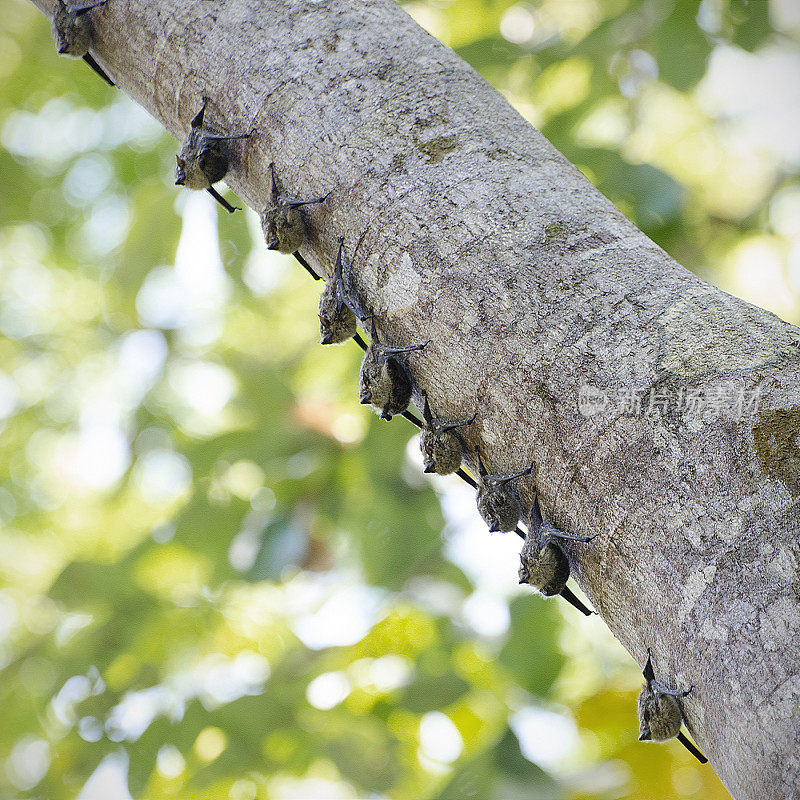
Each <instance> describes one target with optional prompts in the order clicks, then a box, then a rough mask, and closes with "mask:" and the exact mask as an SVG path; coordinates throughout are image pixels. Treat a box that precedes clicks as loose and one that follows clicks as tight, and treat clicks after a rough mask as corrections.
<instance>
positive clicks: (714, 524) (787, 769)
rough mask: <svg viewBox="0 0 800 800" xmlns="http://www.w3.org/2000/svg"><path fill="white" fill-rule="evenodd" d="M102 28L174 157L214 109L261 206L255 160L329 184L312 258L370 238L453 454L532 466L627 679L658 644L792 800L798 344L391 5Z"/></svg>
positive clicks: (241, 177)
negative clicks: (626, 661)
mask: <svg viewBox="0 0 800 800" xmlns="http://www.w3.org/2000/svg"><path fill="white" fill-rule="evenodd" d="M35 2H36V4H37V5H39V6H40V8H42V10H43V11H45V13H48V14H49V13H50V8H49V3H47V2H45V0H35ZM92 14H93V19H94V25H95V30H96V47H95V50H94V55H95V57H96V58H97V60H98V61H99V62H100V64H101V65H102V66H103V67H104V68H105V69H106V71H107V72H108V73H109V74H110V75H111V76H112V77H113V78H114V80H115V81H116V82H117V84H118V86H119V87H120V88H121V89H122V90H123V91H125V92H127V93H128V94H130V95H131V96H132V97H133V98H134V99H135V100H137V101H138V102H139V103H140V104H141V105H142V106H144V107H145V108H146V109H147V110H148V111H150V113H152V114H153V115H154V116H155V117H156V118H157V119H159V120H160V121H161V122H162V123H163V124H164V125H165V126H166V127H167V128H168V129H169V130H170V131H171V132H172V133H173V134H175V135H176V136H177V137H179V138H181V139H182V138H183V136H184V135H185V134H186V132H187V130H188V128H189V121H190V120H191V118H192V117H193V116H194V114H195V113H196V111H197V109H198V108H199V106H200V103H201V97H202V96H203V95H208V96H209V98H210V101H209V106H208V111H207V117H208V118H209V119H210V120H212V121H213V123H214V125H215V126H216V127H217V128H219V129H220V130H223V131H225V130H231V131H234V130H249V129H251V128H255V129H256V133H255V134H254V135H253V136H252V137H251V138H250V139H249V140H246V141H245V142H242V143H241V144H238V145H236V150H235V152H236V153H237V154H238V162H239V163H238V164H237V165H236V166H235V168H234V170H233V172H232V173H231V174H230V176H229V182H230V183H231V185H232V186H233V188H234V189H236V191H237V192H238V193H239V194H240V195H241V196H242V198H244V199H245V200H246V202H247V203H248V205H250V206H251V207H252V208H254V209H256V210H261V209H262V208H263V207H264V205H265V204H266V200H267V198H268V196H269V183H270V179H269V169H268V167H269V164H270V162H271V161H274V162H275V164H276V168H277V170H278V172H279V175H280V176H281V179H282V181H283V183H284V185H285V186H286V187H287V189H288V190H289V191H290V192H291V193H292V194H294V195H296V196H313V195H315V194H321V193H323V192H325V191H327V190H328V189H329V188H330V187H331V186H335V188H334V190H333V193H332V195H331V196H330V198H329V199H328V201H327V202H326V203H325V204H324V205H323V206H320V207H318V208H310V209H309V211H308V216H309V218H310V219H311V220H312V225H311V231H310V235H309V237H308V240H307V242H306V246H305V247H304V248H303V250H302V255H303V256H304V257H305V258H306V259H307V260H308V261H309V262H310V263H311V264H312V265H314V266H315V268H316V270H315V271H316V272H317V273H318V274H324V273H327V272H328V271H329V270H330V269H331V266H330V265H331V264H332V262H333V256H334V255H335V252H336V245H337V237H339V236H344V237H345V240H346V241H347V242H355V241H357V240H358V238H359V236H361V235H362V234H364V235H365V237H364V242H363V245H362V247H361V248H360V250H359V254H358V256H357V258H356V259H355V263H354V264H353V274H352V277H353V284H354V286H355V287H356V289H357V294H358V299H359V301H360V302H361V303H362V304H363V305H364V306H366V307H369V308H371V309H373V310H374V312H375V314H376V315H377V317H378V319H379V321H380V327H379V333H380V335H381V337H382V341H386V342H387V343H388V344H391V345H393V346H403V345H406V344H409V343H414V342H418V341H425V340H427V339H432V343H431V344H430V345H429V346H428V347H427V348H426V349H425V351H424V352H421V353H419V354H417V356H415V360H414V364H413V374H414V379H415V381H416V383H417V386H418V388H419V389H424V390H425V391H426V392H427V393H428V395H429V397H430V399H431V403H432V404H433V405H434V406H435V407H436V408H437V410H438V411H439V413H440V414H442V415H444V416H446V417H447V418H452V419H460V418H464V417H467V416H469V414H471V413H472V411H473V410H474V408H475V405H476V402H477V403H478V408H479V413H478V418H477V420H476V422H475V424H474V425H472V426H470V427H469V429H467V430H466V432H465V436H466V440H467V442H468V445H469V447H470V449H471V450H472V451H474V450H475V448H476V447H477V446H478V445H480V448H481V451H482V453H483V454H484V455H485V458H486V461H487V464H488V466H489V468H490V470H491V471H492V472H496V473H509V472H513V471H515V470H518V469H521V468H522V467H524V466H525V465H527V464H530V462H531V460H532V459H533V460H535V461H536V464H537V465H538V474H537V477H536V478H535V481H536V488H537V489H538V491H539V493H540V496H541V498H542V505H543V507H544V509H545V511H546V512H547V513H548V515H549V517H550V518H551V519H552V521H553V522H554V523H555V524H557V525H559V526H560V527H561V528H563V529H564V530H566V531H568V532H570V533H574V534H580V535H587V534H590V533H599V534H600V535H599V536H598V538H597V539H595V541H594V542H593V544H591V545H582V546H578V547H572V546H570V545H569V544H567V545H565V548H566V549H567V551H568V553H569V556H570V559H571V562H572V567H573V572H574V573H575V575H576V576H577V578H578V580H579V582H580V584H581V586H582V587H583V589H584V591H585V592H586V593H587V595H588V596H589V597H590V598H591V600H592V601H593V603H594V605H595V607H596V608H597V609H598V611H599V612H600V614H601V615H602V616H603V618H604V619H605V621H606V622H607V624H608V625H609V627H610V628H611V630H612V631H613V632H614V633H615V634H616V636H617V637H618V638H619V639H620V641H621V642H622V644H623V645H624V646H625V647H626V648H627V649H628V650H629V651H630V652H631V653H632V654H633V656H634V657H635V658H636V660H637V662H638V663H640V664H641V663H643V662H644V660H645V652H646V648H647V647H648V646H650V647H652V649H653V655H654V662H655V664H656V665H657V667H658V675H657V677H658V678H659V679H660V680H661V681H663V682H664V683H668V684H670V685H678V686H689V685H693V686H694V690H693V692H692V694H691V695H690V696H688V697H687V698H686V699H685V700H684V701H683V706H684V710H685V713H686V717H687V723H688V728H689V730H690V732H691V733H692V735H693V736H694V737H695V739H696V740H697V742H698V744H699V745H700V746H701V748H702V749H703V750H704V751H705V752H706V754H707V755H708V756H709V759H710V761H711V763H712V764H713V766H714V768H715V769H716V770H717V772H718V773H719V775H720V776H721V778H722V779H723V780H724V781H725V783H726V785H727V786H728V787H729V789H730V791H731V792H732V793H733V795H734V796H735V797H737V798H740V800H745V799H747V800H750V799H751V798H752V799H753V800H754V799H755V798H759V800H761V798H764V797H777V796H781V797H784V796H785V797H789V796H796V791H797V786H798V785H800V756H799V755H798V754H799V753H800V747H799V746H798V745H800V733H799V731H800V725H798V703H799V701H800V676H798V673H797V664H798V663H800V630H799V628H800V600H798V593H799V592H798V559H799V558H800V553H798V544H797V542H798V537H800V513H798V495H800V478H799V475H800V389H798V387H800V331H798V330H797V329H796V328H794V327H792V326H790V325H788V324H787V323H785V322H782V321H781V320H780V319H778V318H777V317H775V316H774V315H772V314H769V313H768V312H766V311H762V310H760V309H758V308H754V307H753V306H750V305H748V304H747V303H745V302H743V301H741V300H738V299H736V298H734V297H731V296H729V295H726V294H724V293H723V292H721V291H719V290H717V289H715V288H713V287H710V286H708V285H706V284H704V283H703V282H702V281H700V280H699V279H697V278H696V277H695V276H693V275H692V274H690V273H689V272H687V271H686V270H685V269H683V268H682V267H680V266H679V265H678V264H677V263H675V262H674V261H673V260H672V259H671V258H670V257H669V256H668V255H667V254H666V253H664V252H663V251H662V250H661V249H660V248H658V247H657V246H656V245H655V244H653V242H651V241H650V240H649V239H647V238H646V237H645V236H644V235H643V234H642V233H641V232H640V231H638V230H637V229H636V228H635V227H634V226H633V225H632V223H630V222H629V221H628V220H627V219H625V218H624V217H623V216H622V215H621V214H620V213H619V212H618V211H617V210H616V209H615V208H614V206H613V205H612V204H611V203H610V202H609V201H608V200H607V199H606V198H604V197H603V196H602V195H601V194H600V193H599V192H598V191H597V190H596V189H594V188H593V187H592V186H591V185H590V184H589V183H588V182H587V181H586V180H585V179H584V177H583V176H582V175H581V174H580V173H579V172H578V171H577V170H576V169H575V168H574V167H573V166H572V165H571V164H569V163H568V162H567V161H566V160H565V159H564V158H563V157H562V156H561V155H560V154H559V153H558V152H556V151H555V150H554V149H553V148H552V146H551V145H550V144H549V143H548V142H547V141H546V140H545V139H544V137H543V136H542V135H541V134H540V133H538V132H537V131H536V130H535V129H533V128H532V127H531V126H530V125H529V124H528V123H527V122H525V120H523V119H522V118H521V117H520V116H519V115H518V114H517V113H516V112H515V111H513V109H511V108H510V107H509V106H508V104H507V103H506V102H505V100H504V99H503V98H502V97H501V96H500V95H499V94H497V93H496V92H494V90H493V89H492V88H491V87H490V86H489V85H488V84H487V83H486V82H485V81H484V80H483V79H482V78H480V77H479V76H478V75H477V74H476V73H475V72H474V71H473V70H472V69H471V68H470V67H469V66H467V65H466V64H465V63H464V62H463V61H461V60H460V59H459V58H458V57H457V56H456V55H455V54H454V53H452V52H451V51H450V50H448V49H447V48H446V47H444V46H443V45H441V44H439V43H438V42H436V41H435V40H434V39H432V38H431V37H430V36H429V35H428V34H426V33H425V32H424V31H422V30H421V29H420V28H419V27H418V26H417V25H416V24H415V23H413V22H412V21H411V20H410V18H409V17H408V16H407V15H406V14H405V13H404V12H403V11H402V10H400V9H399V8H397V7H396V6H395V5H394V4H393V3H392V2H390V0H360V1H359V2H354V1H353V0H323V2H311V1H310V0H281V1H280V2H279V1H278V0H252V2H244V0H228V2H225V3H220V2H211V0H196V1H195V2H193V3H191V4H184V3H181V2H178V0H158V1H157V2H143V1H142V0H138V2H137V0H111V2H109V3H108V5H107V6H105V7H104V8H102V9H98V10H96V11H93V12H92ZM309 313H313V312H312V310H311V309H310V310H309ZM642 400H643V402H642V403H641V405H638V403H639V401H642ZM742 401H746V402H745V403H744V404H743V403H742ZM751 401H752V403H751ZM648 408H649V410H650V412H651V413H649V414H648V413H645V412H646V411H647V410H648ZM470 466H471V468H473V472H474V467H475V465H474V464H471V465H470ZM520 487H521V492H522V494H523V499H524V501H525V502H526V503H529V502H530V500H531V499H532V496H533V490H534V479H533V478H531V477H526V478H522V479H520ZM375 502H380V498H375Z"/></svg>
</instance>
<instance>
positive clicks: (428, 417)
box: [422, 391, 433, 425]
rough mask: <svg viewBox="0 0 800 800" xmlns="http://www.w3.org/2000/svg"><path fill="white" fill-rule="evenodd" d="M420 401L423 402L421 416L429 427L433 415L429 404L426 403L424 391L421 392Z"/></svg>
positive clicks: (426, 396)
mask: <svg viewBox="0 0 800 800" xmlns="http://www.w3.org/2000/svg"><path fill="white" fill-rule="evenodd" d="M422 399H423V400H424V401H425V402H424V404H423V406H422V416H423V417H424V418H425V422H427V423H428V425H430V424H431V423H432V422H433V415H432V414H431V404H430V403H429V402H428V393H427V392H426V391H423V392H422Z"/></svg>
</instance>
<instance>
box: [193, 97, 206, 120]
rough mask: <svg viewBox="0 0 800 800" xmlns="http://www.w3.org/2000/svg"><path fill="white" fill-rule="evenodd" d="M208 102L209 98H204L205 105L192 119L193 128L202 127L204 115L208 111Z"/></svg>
mask: <svg viewBox="0 0 800 800" xmlns="http://www.w3.org/2000/svg"><path fill="white" fill-rule="evenodd" d="M207 103H208V98H207V97H204V98H203V105H202V106H201V107H200V110H199V111H198V112H197V114H196V115H195V118H194V119H193V120H192V128H200V127H202V125H203V117H204V116H205V113H206V104H207Z"/></svg>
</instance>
